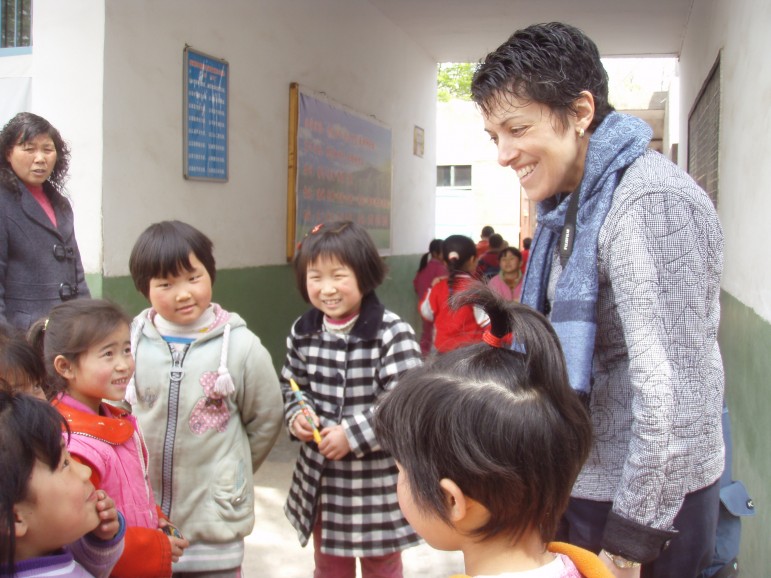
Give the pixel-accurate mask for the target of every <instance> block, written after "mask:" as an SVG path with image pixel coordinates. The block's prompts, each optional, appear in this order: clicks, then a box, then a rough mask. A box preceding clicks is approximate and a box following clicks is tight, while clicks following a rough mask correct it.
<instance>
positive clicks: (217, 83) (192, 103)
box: [183, 46, 230, 182]
mask: <svg viewBox="0 0 771 578" xmlns="http://www.w3.org/2000/svg"><path fill="white" fill-rule="evenodd" d="M184 69H185V80H184V89H183V94H184V99H183V100H184V103H183V110H184V147H183V154H184V163H183V164H184V171H183V174H184V177H185V178H186V179H195V180H204V181H216V182H226V181H227V180H228V81H229V75H230V66H229V64H228V63H227V62H226V61H225V60H222V59H221V58H215V57H213V56H209V55H207V54H204V53H203V52H199V51H197V50H194V49H192V48H191V47H189V46H185V52H184Z"/></svg>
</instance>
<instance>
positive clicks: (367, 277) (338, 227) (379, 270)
mask: <svg viewBox="0 0 771 578" xmlns="http://www.w3.org/2000/svg"><path fill="white" fill-rule="evenodd" d="M320 258H321V259H326V258H335V259H337V260H338V261H340V263H342V264H343V265H346V266H347V267H350V268H351V269H352V270H353V273H354V275H356V282H357V284H358V286H359V291H360V292H361V294H362V296H363V297H365V296H367V295H368V294H369V293H371V292H372V291H374V290H375V289H376V288H377V287H378V286H379V285H380V284H381V283H382V282H383V280H384V279H385V275H386V265H385V262H384V261H383V258H382V257H381V256H380V254H379V253H378V251H377V247H375V242H374V241H373V240H372V237H370V236H369V233H367V230H366V229H365V228H364V227H362V226H361V225H357V224H356V223H354V222H352V221H333V222H331V223H322V224H320V225H316V226H315V227H313V229H311V230H310V232H309V233H308V234H307V235H306V236H305V238H304V239H303V240H302V243H301V244H300V246H299V248H298V249H297V253H296V254H295V258H294V273H295V279H296V281H297V289H298V290H299V291H300V294H301V295H302V297H303V299H305V301H306V302H308V303H310V298H309V297H308V285H307V281H306V279H307V275H308V266H309V265H311V264H312V263H315V262H316V261H317V260H318V259H320Z"/></svg>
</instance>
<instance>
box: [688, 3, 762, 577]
mask: <svg viewBox="0 0 771 578" xmlns="http://www.w3.org/2000/svg"><path fill="white" fill-rule="evenodd" d="M770 27H771V4H769V3H768V2H755V1H753V0H713V1H710V2H694V4H693V11H692V14H691V21H690V23H689V26H688V31H687V34H686V37H685V39H684V43H683V50H682V54H681V60H680V68H679V69H680V94H681V102H682V114H681V123H680V134H681V135H687V134H688V131H687V126H688V125H687V123H688V113H689V111H690V110H691V108H692V107H693V104H694V102H695V99H696V98H697V95H698V92H699V90H700V89H701V87H702V85H703V83H704V82H705V80H706V79H707V76H708V74H709V72H710V70H711V69H712V66H713V65H714V63H715V61H716V59H717V58H718V56H720V69H721V76H722V78H721V93H722V97H721V118H720V151H719V155H720V164H719V172H720V176H719V199H718V212H719V214H720V219H721V222H722V224H723V229H724V231H725V237H726V250H725V271H724V275H723V285H722V286H723V297H722V304H723V310H722V318H721V328H720V344H721V349H722V352H723V359H724V363H725V368H726V388H727V399H728V403H729V408H730V409H731V412H732V426H733V435H734V452H735V453H734V476H735V477H736V478H737V479H741V480H743V481H744V482H745V483H746V484H747V486H748V488H749V490H750V494H751V495H752V496H753V498H754V499H755V503H756V504H757V505H758V513H757V515H756V516H755V517H753V518H745V521H744V535H743V540H742V554H741V556H740V561H741V563H742V566H743V568H742V575H744V576H765V575H767V574H768V568H769V567H770V566H771V550H769V548H768V531H769V529H770V528H771V507H769V504H771V485H769V483H768V480H769V479H771V454H769V452H768V449H767V443H768V440H769V439H771V420H769V419H768V409H769V407H770V406H771V402H770V401H769V400H771V382H770V380H769V376H770V375H771V357H769V351H770V350H771V268H770V267H768V263H767V261H768V254H769V252H768V248H767V246H766V244H765V243H764V237H765V235H766V231H767V229H768V225H767V221H768V215H769V213H771V195H769V194H768V191H769V188H771V164H769V162H768V158H769V156H770V155H771V138H769V135H770V134H771V114H770V113H769V103H770V102H771V101H770V100H769V95H771V62H769V59H768V54H769V52H771V37H769V35H768V30H769V28H770ZM687 155H688V152H687V142H682V143H681V145H680V151H679V157H680V159H681V163H683V164H685V161H684V159H687V158H688V157H687Z"/></svg>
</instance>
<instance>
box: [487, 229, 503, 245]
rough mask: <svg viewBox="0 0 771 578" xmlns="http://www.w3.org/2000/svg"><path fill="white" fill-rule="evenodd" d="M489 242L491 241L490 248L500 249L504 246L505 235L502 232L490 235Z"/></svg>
mask: <svg viewBox="0 0 771 578" xmlns="http://www.w3.org/2000/svg"><path fill="white" fill-rule="evenodd" d="M488 242H489V243H490V245H489V247H490V249H500V248H501V247H503V244H504V242H505V241H504V240H503V235H501V234H500V233H493V234H492V235H490V238H489V239H488Z"/></svg>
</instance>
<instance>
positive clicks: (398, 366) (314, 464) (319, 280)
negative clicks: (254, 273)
mask: <svg viewBox="0 0 771 578" xmlns="http://www.w3.org/2000/svg"><path fill="white" fill-rule="evenodd" d="M294 269H295V274H296V277H297V285H298V288H299V290H300V293H301V294H302V296H303V298H304V299H305V300H306V301H308V302H309V303H310V304H311V305H313V309H311V310H310V311H308V312H307V313H306V314H305V315H303V316H302V317H300V318H299V319H298V320H297V321H295V323H294V325H293V326H292V330H291V334H290V335H289V337H288V339H287V356H286V362H285V363H284V367H283V369H282V370H281V388H282V391H283V394H284V409H285V418H286V423H287V427H288V429H289V433H290V435H291V436H292V437H293V438H296V439H298V440H300V441H301V442H304V443H303V447H302V448H301V450H300V455H299V457H298V459H297V464H296V467H295V471H294V475H293V477H292V485H291V487H290V490H289V497H288V499H287V502H286V506H285V507H284V511H285V513H286V515H287V517H288V518H289V521H290V522H291V523H292V525H293V526H294V527H295V529H296V530H297V533H298V535H299V538H300V542H301V544H302V545H303V546H304V545H306V544H307V543H308V539H309V537H310V536H311V534H313V543H314V549H315V562H316V570H315V573H314V577H315V578H324V577H330V578H349V577H350V578H354V577H355V575H356V558H357V557H359V558H360V559H361V568H362V576H363V577H364V578H367V577H368V576H372V577H374V576H379V577H380V576H382V577H395V578H400V577H401V576H402V563H401V550H403V549H405V548H407V547H409V546H413V545H415V544H417V543H418V541H419V538H418V537H417V535H416V534H415V532H414V531H413V530H412V528H411V527H410V525H409V524H408V523H407V521H406V520H405V519H404V517H403V516H402V513H401V511H400V510H399V503H398V500H397V497H396V480H397V477H398V471H397V469H396V464H395V462H394V460H393V458H392V457H391V456H390V455H389V454H387V453H385V452H384V451H382V450H381V449H380V445H379V443H378V441H377V440H376V439H375V434H374V432H373V429H372V416H373V407H374V405H375V403H376V402H377V400H378V399H379V398H380V397H381V396H382V395H383V394H384V393H385V392H386V391H388V390H391V389H393V387H394V386H395V385H396V380H397V378H398V376H399V375H400V374H401V373H402V372H404V371H405V370H407V369H410V368H413V367H417V366H419V365H420V349H419V348H418V344H417V341H416V339H415V335H414V333H413V331H412V328H411V327H410V326H409V325H408V324H407V323H405V322H404V321H402V320H401V319H400V318H399V317H398V316H397V315H395V314H394V313H392V312H390V311H388V310H386V309H385V308H384V307H383V305H382V304H381V303H380V302H379V301H378V299H377V297H376V295H375V293H374V289H375V288H376V287H377V286H378V285H380V283H381V282H382V281H383V278H384V276H385V265H384V264H383V261H382V259H381V258H380V256H379V255H378V252H377V249H376V248H375V245H374V243H373V242H372V239H371V238H370V237H369V235H368V234H367V232H366V231H365V230H364V229H363V228H362V227H360V226H358V225H356V224H354V223H352V222H350V221H342V222H334V223H328V224H324V225H317V226H316V227H314V228H313V229H312V230H311V232H310V233H309V234H308V235H307V236H306V237H305V239H304V240H303V242H302V244H301V246H300V248H299V249H298V253H297V255H296V257H295V261H294ZM292 381H294V382H295V383H296V384H297V385H298V386H299V390H300V391H299V392H297V393H295V392H293V391H292V387H291V383H292ZM300 399H302V402H301V401H300ZM303 406H304V409H305V412H303Z"/></svg>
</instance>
